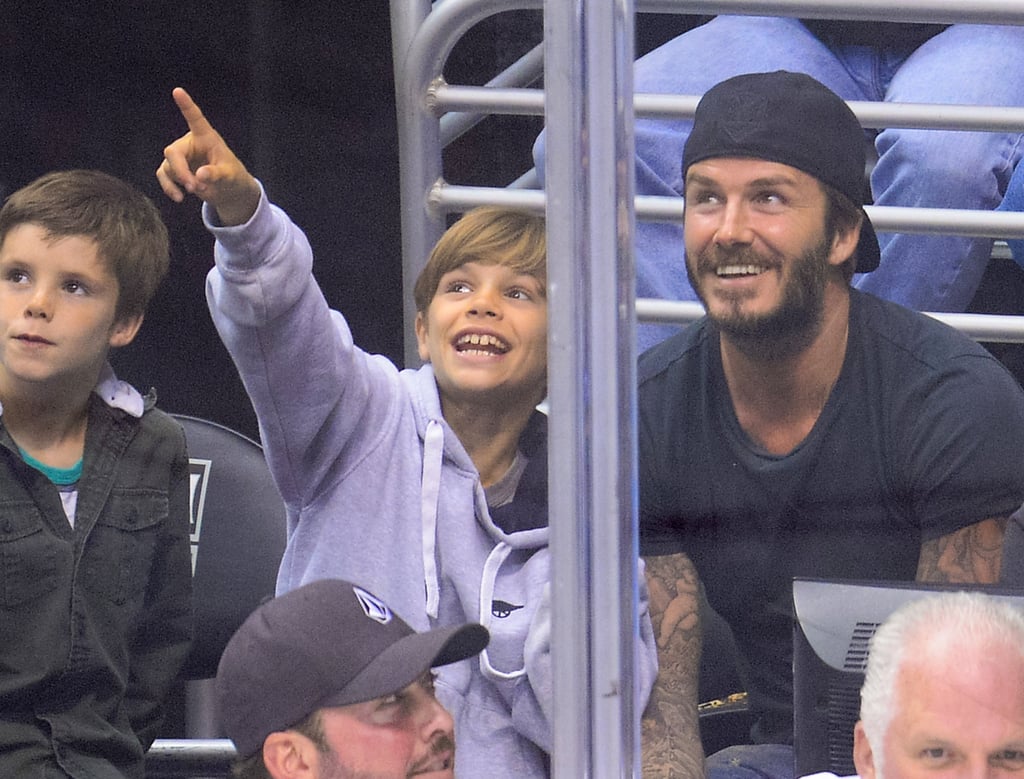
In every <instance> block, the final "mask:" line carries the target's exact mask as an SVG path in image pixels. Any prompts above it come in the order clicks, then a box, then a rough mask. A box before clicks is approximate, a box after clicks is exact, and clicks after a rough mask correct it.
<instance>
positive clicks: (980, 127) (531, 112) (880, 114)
mask: <svg viewBox="0 0 1024 779" xmlns="http://www.w3.org/2000/svg"><path fill="white" fill-rule="evenodd" d="M699 100H700V96H699V95H663V94H654V93H639V94H637V95H636V96H635V98H634V106H635V111H636V115H637V117H647V118H652V119H675V118H682V119H689V118H692V117H693V114H694V112H695V111H696V110H697V102H698V101H699ZM428 103H429V105H430V108H431V110H432V111H434V112H436V113H439V114H440V113H443V112H445V111H451V112H469V113H473V114H487V113H491V114H503V115H521V116H543V115H544V92H543V90H540V89H527V88H495V87H490V86H460V85H455V84H445V83H442V84H438V85H437V86H435V87H433V88H432V89H431V90H430V97H429V99H428ZM847 105H849V106H850V109H851V110H852V111H853V113H854V115H855V116H856V117H857V119H858V120H859V121H860V123H861V125H862V126H863V127H868V128H881V127H915V128H920V129H926V130H963V131H970V132H976V131H981V132H1024V108H1020V107H1016V106H1010V107H1007V106H988V105H950V104H943V103H891V102H882V101H874V100H850V101H847ZM442 121H443V120H442Z"/></svg>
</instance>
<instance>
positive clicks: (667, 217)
mask: <svg viewBox="0 0 1024 779" xmlns="http://www.w3.org/2000/svg"><path fill="white" fill-rule="evenodd" d="M544 199H545V195H544V192H543V191H541V190H531V189H509V188H504V187H462V186H456V185H453V184H447V183H444V182H441V183H439V184H438V185H437V186H435V187H434V189H433V190H432V191H431V194H430V203H431V205H432V206H434V207H437V208H440V209H441V210H442V211H445V212H453V211H456V212H457V211H465V210H468V209H470V208H475V207H476V206H482V205H492V204H493V205H507V206H513V207H516V208H523V209H526V210H529V211H531V212H533V213H537V214H543V213H544ZM865 210H866V211H867V213H868V217H870V219H871V223H872V224H873V225H874V226H875V229H876V230H877V231H878V232H883V233H892V232H901V233H915V234H937V235H971V236H978V237H983V238H986V237H987V238H1003V239H1005V238H1017V237H1024V213H1022V212H1010V211H980V210H971V209H963V208H906V207H899V206H866V207H865ZM636 216H637V219H646V220H649V221H660V222H681V221H682V219H683V199H682V198H679V197H653V196H649V195H648V196H640V197H637V198H636Z"/></svg>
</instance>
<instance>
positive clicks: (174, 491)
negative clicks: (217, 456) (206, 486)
mask: <svg viewBox="0 0 1024 779" xmlns="http://www.w3.org/2000/svg"><path fill="white" fill-rule="evenodd" d="M154 403H155V398H154V397H153V396H152V395H151V396H150V397H148V398H146V410H145V412H144V414H143V416H142V417H141V418H135V417H133V416H131V415H129V414H127V413H125V412H123V411H121V410H119V409H115V408H111V407H109V406H107V405H106V404H105V403H104V402H103V401H102V400H101V399H100V398H99V397H97V396H96V395H93V396H92V398H91V401H90V408H89V421H88V427H87V430H86V442H85V457H84V461H83V471H82V477H81V479H80V481H79V483H78V491H79V494H78V507H77V511H76V519H75V526H74V527H71V524H70V523H69V522H68V520H67V518H66V516H65V514H64V509H63V506H62V504H61V500H60V496H59V494H58V492H57V489H56V488H55V487H54V486H53V484H52V483H51V482H50V481H49V480H48V479H47V478H46V477H45V476H43V474H41V473H40V472H38V471H37V470H35V469H34V468H32V467H30V466H28V465H26V464H25V463H24V461H23V460H22V459H21V457H20V455H19V454H18V449H17V446H16V445H15V443H14V442H13V440H12V439H11V437H10V435H9V434H8V433H7V431H6V429H2V419H0V776H5V777H7V776H10V777H19V779H32V778H34V777H40V778H41V777H44V776H45V777H53V776H63V775H67V776H71V777H132V778H133V779H134V778H135V777H138V778H139V779H141V778H142V777H143V755H144V751H145V749H147V748H148V747H149V745H150V743H151V742H152V740H153V738H154V737H155V735H156V729H157V728H158V726H159V724H160V720H161V716H162V701H163V699H164V697H165V696H166V694H167V692H168V689H169V688H170V685H171V683H172V682H173V681H174V679H175V676H176V675H177V673H178V671H179V669H180V668H181V666H182V664H183V663H184V661H185V658H186V656H187V654H188V650H189V646H190V642H191V631H192V620H191V586H192V581H191V562H190V559H191V558H190V550H189V507H188V456H187V454H186V450H185V439H184V433H183V432H182V430H181V426H180V425H178V424H177V423H176V422H175V421H174V420H173V419H171V418H170V417H169V416H167V415H166V414H164V413H163V412H161V411H158V410H156V409H155V408H154Z"/></svg>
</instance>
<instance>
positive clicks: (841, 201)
mask: <svg viewBox="0 0 1024 779" xmlns="http://www.w3.org/2000/svg"><path fill="white" fill-rule="evenodd" d="M820 183H821V188H822V189H823V190H824V191H825V238H826V240H827V241H828V242H829V243H830V244H831V243H832V239H833V238H835V237H836V235H838V234H839V233H841V232H846V231H848V230H856V229H857V227H858V226H859V225H860V224H861V222H862V221H863V220H864V219H866V217H865V216H864V210H863V209H862V208H861V207H860V206H859V205H858V204H856V203H854V202H853V201H852V200H850V198H848V197H847V196H846V195H844V194H843V193H842V192H840V191H839V190H838V189H836V188H835V187H833V186H831V185H829V184H826V183H825V182H823V181H822V182H820ZM858 249H859V244H858V246H857V247H856V248H854V250H853V254H851V255H850V256H849V258H847V260H846V261H845V262H844V263H843V264H842V265H841V266H840V270H841V271H842V273H843V278H845V279H846V281H847V282H850V281H851V280H852V279H853V273H854V271H855V270H856V267H857V250H858Z"/></svg>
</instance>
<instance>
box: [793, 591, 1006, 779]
mask: <svg viewBox="0 0 1024 779" xmlns="http://www.w3.org/2000/svg"><path fill="white" fill-rule="evenodd" d="M964 589H970V590H981V591H984V592H986V593H989V594H991V595H993V596H995V597H998V598H1000V599H1006V600H1009V601H1011V602H1012V603H1013V604H1014V605H1016V606H1018V607H1019V608H1021V609H1022V610H1024V590H1022V589H1015V588H1010V587H1005V586H989V585H962V584H961V585H957V584H949V585H944V584H925V583H922V582H879V581H871V582H868V581H830V580H823V579H795V580H794V581H793V613H794V616H795V621H794V626H793V747H794V753H795V759H796V775H797V776H798V777H800V776H807V775H808V774H813V773H817V772H819V771H831V772H832V773H834V774H836V775H837V776H849V775H851V774H854V773H856V771H855V769H854V766H853V726H854V724H855V723H856V722H857V720H858V719H859V713H860V688H861V684H862V683H863V681H864V669H865V667H866V665H867V658H868V642H869V641H870V640H871V636H873V635H874V633H875V631H876V630H877V629H878V627H879V626H880V625H881V624H882V623H883V622H884V621H885V619H886V618H887V617H888V616H889V615H890V614H891V613H892V612H893V611H895V610H896V609H897V608H898V607H900V606H901V605H903V604H904V603H906V602H908V601H911V600H914V599H916V598H920V597H923V596H925V595H929V594H934V593H936V592H944V591H945V592H948V591H955V590H964Z"/></svg>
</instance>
